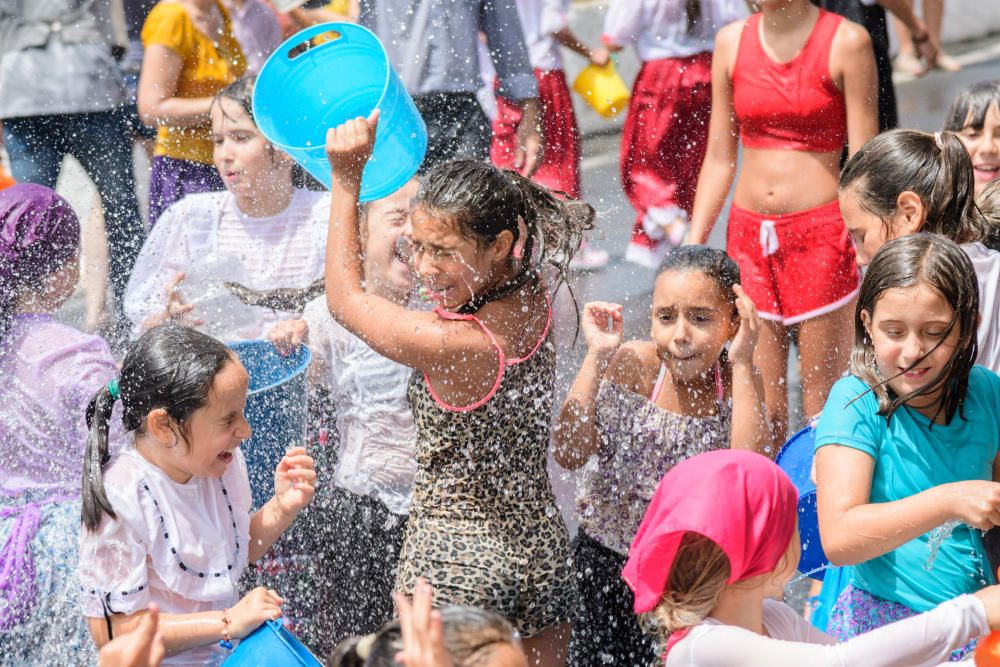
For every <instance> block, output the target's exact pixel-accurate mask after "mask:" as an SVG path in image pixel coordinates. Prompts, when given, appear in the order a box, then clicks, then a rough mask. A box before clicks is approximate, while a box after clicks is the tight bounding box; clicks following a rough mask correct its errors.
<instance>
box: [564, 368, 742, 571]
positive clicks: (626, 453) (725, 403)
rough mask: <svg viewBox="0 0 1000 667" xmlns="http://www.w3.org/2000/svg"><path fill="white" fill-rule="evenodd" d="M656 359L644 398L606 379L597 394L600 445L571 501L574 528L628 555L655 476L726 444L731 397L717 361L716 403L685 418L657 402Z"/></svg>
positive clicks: (659, 379) (656, 481)
mask: <svg viewBox="0 0 1000 667" xmlns="http://www.w3.org/2000/svg"><path fill="white" fill-rule="evenodd" d="M666 371H667V369H666V366H664V365H661V366H660V372H659V375H658V376H657V379H656V385H655V386H654V387H653V392H652V394H651V395H650V397H649V398H647V397H645V396H642V395H640V394H636V393H635V392H632V391H629V390H628V389H626V388H625V387H623V386H621V385H618V384H615V383H613V382H610V381H608V380H604V381H602V382H601V388H600V390H599V392H598V395H597V429H598V432H599V434H600V450H599V451H598V453H597V455H596V456H594V457H592V458H591V460H590V461H589V462H588V463H587V465H586V467H584V469H583V479H582V481H581V483H580V486H579V491H578V493H577V499H576V506H577V512H578V516H579V520H580V527H581V528H582V529H583V530H585V531H586V532H587V534H588V535H589V536H590V537H592V538H594V539H595V540H597V541H598V542H600V543H601V544H602V545H604V546H605V547H607V548H609V549H612V550H614V551H617V552H618V553H620V554H623V555H624V554H627V553H628V549H629V546H630V545H631V543H632V537H633V536H634V535H635V532H636V530H638V529H639V524H640V523H641V522H642V517H643V515H644V514H645V512H646V507H647V506H648V505H649V501H650V500H651V499H652V497H653V492H654V491H655V490H656V486H657V484H659V483H660V479H662V478H663V476H664V475H665V474H666V473H667V471H668V470H670V468H672V467H673V466H674V465H675V464H677V463H679V462H681V461H683V460H684V459H687V458H690V457H692V456H694V455H696V454H701V453H702V452H707V451H711V450H713V449H723V448H725V447H728V446H729V438H730V431H731V424H732V401H730V400H726V399H725V396H724V390H723V385H722V373H721V369H720V368H719V365H718V364H716V366H715V390H716V401H717V405H718V408H717V410H716V413H715V414H714V415H711V416H708V417H690V416H687V415H681V414H677V413H674V412H669V411H667V410H664V409H663V408H661V407H659V406H658V405H656V403H655V401H656V397H657V396H659V394H660V389H661V388H662V386H663V381H664V378H665V377H666Z"/></svg>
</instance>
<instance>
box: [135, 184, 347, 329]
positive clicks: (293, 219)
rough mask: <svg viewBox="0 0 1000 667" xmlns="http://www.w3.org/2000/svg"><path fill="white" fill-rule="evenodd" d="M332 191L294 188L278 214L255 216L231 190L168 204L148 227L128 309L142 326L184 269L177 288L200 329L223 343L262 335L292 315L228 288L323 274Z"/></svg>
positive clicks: (296, 282) (305, 282) (162, 305)
mask: <svg viewBox="0 0 1000 667" xmlns="http://www.w3.org/2000/svg"><path fill="white" fill-rule="evenodd" d="M329 216H330V193H329V192H312V191H310V190H296V191H295V193H294V194H293V195H292V200H291V202H290V203H289V205H288V208H286V209H285V210H284V211H282V212H281V213H279V214H277V215H274V216H269V217H264V218H252V217H250V216H248V215H246V214H244V213H243V212H242V211H240V210H239V208H238V207H237V206H236V200H235V199H234V197H233V196H232V195H231V194H229V193H228V192H225V191H223V192H209V193H204V194H197V195H190V196H188V197H185V198H184V199H182V200H181V201H179V202H177V203H176V204H174V205H173V206H171V207H170V208H168V209H167V210H166V211H165V212H164V213H163V215H162V216H160V219H159V220H158V221H157V223H156V226H155V227H153V231H152V232H150V234H149V237H148V238H147V239H146V242H145V244H144V245H143V246H142V251H141V252H140V253H139V259H138V260H136V263H135V268H134V269H133V270H132V276H131V277H130V278H129V282H128V287H127V288H126V290H125V315H126V316H127V317H128V318H129V320H131V321H132V323H133V325H135V331H136V333H138V331H139V327H140V326H141V325H142V323H143V322H144V321H145V320H146V319H148V318H149V317H150V316H152V315H155V314H157V313H162V312H163V311H164V310H165V309H166V307H167V292H166V288H167V285H168V284H169V282H170V281H171V280H172V279H173V278H174V276H175V275H177V273H184V275H185V278H184V282H183V283H182V284H181V286H180V288H179V289H180V292H181V295H182V297H183V299H184V300H185V301H186V302H187V303H192V304H194V305H195V309H194V317H197V318H200V319H203V320H204V321H205V323H204V325H202V326H200V327H198V328H199V329H200V330H201V331H204V332H205V333H207V334H209V335H211V336H215V337H216V338H219V339H221V340H223V341H234V340H245V339H253V338H263V337H264V336H265V335H266V334H267V332H268V331H270V329H271V327H272V326H274V324H275V323H277V322H278V321H280V320H284V319H289V318H291V317H295V316H296V315H297V314H296V313H285V312H281V311H276V310H272V309H270V308H265V307H262V306H248V305H246V304H245V303H243V302H242V301H240V299H239V298H238V297H237V296H236V295H235V294H233V293H232V292H231V291H230V290H228V289H227V288H226V287H225V284H224V283H226V282H236V283H239V284H241V285H243V286H245V287H248V288H250V289H253V290H270V289H277V288H305V287H308V286H309V285H311V284H312V283H313V282H314V281H316V280H318V279H319V278H322V277H323V267H324V264H325V260H326V232H327V226H328V224H329Z"/></svg>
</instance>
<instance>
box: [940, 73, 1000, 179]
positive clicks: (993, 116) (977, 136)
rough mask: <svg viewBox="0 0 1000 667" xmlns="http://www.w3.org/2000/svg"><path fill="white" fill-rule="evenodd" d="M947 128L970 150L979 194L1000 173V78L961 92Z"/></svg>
mask: <svg viewBox="0 0 1000 667" xmlns="http://www.w3.org/2000/svg"><path fill="white" fill-rule="evenodd" d="M943 129H945V130H947V131H949V132H954V133H956V134H957V135H958V138H959V139H960V140H961V141H962V144H964V145H965V149H966V150H967V151H969V157H970V158H972V169H973V172H974V174H975V177H976V196H977V197H978V196H979V195H980V194H982V192H983V190H984V189H985V188H986V186H987V185H989V183H990V181H993V180H995V179H997V178H998V177H1000V81H980V82H979V83H975V84H973V85H971V86H969V87H968V88H966V89H965V90H963V91H962V92H961V93H959V95H958V97H956V98H955V100H954V101H953V102H952V103H951V108H950V109H948V115H947V116H946V117H945V121H944V128H943Z"/></svg>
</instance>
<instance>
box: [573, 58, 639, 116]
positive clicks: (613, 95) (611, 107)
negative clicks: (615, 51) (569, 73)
mask: <svg viewBox="0 0 1000 667" xmlns="http://www.w3.org/2000/svg"><path fill="white" fill-rule="evenodd" d="M573 90H574V91H576V92H577V93H579V94H580V96H581V97H583V99H585V100H587V104H589V105H590V106H592V107H593V108H594V111H596V112H597V113H599V114H601V115H602V116H603V117H605V118H611V117H613V116H615V115H616V114H617V113H618V112H619V111H621V110H622V109H624V108H625V107H626V106H627V105H628V101H629V97H630V96H629V89H628V88H627V87H626V86H625V82H624V81H622V78H621V77H620V76H618V71H617V70H616V69H615V64H614V63H613V62H612V61H610V60H609V61H608V64H607V65H605V66H604V67H598V66H597V65H589V66H587V67H586V68H584V69H583V71H581V72H580V74H578V75H577V77H576V81H574V82H573Z"/></svg>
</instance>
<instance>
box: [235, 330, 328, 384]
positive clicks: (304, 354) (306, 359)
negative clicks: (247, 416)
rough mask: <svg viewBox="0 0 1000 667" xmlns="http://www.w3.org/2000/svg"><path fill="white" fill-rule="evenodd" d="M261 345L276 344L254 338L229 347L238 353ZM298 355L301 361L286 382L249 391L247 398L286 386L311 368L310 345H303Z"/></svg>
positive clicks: (272, 345) (282, 381) (237, 342)
mask: <svg viewBox="0 0 1000 667" xmlns="http://www.w3.org/2000/svg"><path fill="white" fill-rule="evenodd" d="M260 344H264V345H268V346H270V347H272V348H273V347H274V343H272V342H271V341H269V340H264V339H262V338H254V339H251V340H240V341H236V342H233V343H228V344H227V347H228V348H229V349H230V350H233V351H234V352H236V351H238V350H239V349H241V348H252V347H255V346H257V345H260ZM275 352H276V353H277V350H275ZM297 354H298V355H299V361H298V363H297V364H296V365H295V367H294V368H293V369H292V370H293V372H292V373H291V375H289V376H288V377H286V378H285V379H284V380H281V381H279V382H271V383H270V384H267V385H264V386H263V387H257V388H256V389H254V390H252V391H248V392H247V397H250V396H256V395H257V394H260V393H262V392H265V391H268V390H270V389H274V388H275V387H277V386H278V385H281V384H284V383H285V382H288V381H289V380H291V379H292V378H295V377H298V376H299V375H300V374H302V373H304V372H305V371H306V369H307V368H309V363H310V362H311V361H312V352H311V351H310V350H309V346H308V345H305V344H302V345H300V346H299V351H298V353H297Z"/></svg>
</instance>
